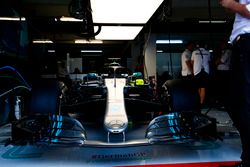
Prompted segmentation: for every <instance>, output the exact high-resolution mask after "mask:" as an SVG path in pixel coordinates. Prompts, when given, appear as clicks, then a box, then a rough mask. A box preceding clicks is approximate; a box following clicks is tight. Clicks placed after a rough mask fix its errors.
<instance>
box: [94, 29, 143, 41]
mask: <svg viewBox="0 0 250 167" xmlns="http://www.w3.org/2000/svg"><path fill="white" fill-rule="evenodd" d="M95 28H96V27H95ZM142 28H143V26H102V30H101V32H100V33H99V34H98V35H96V36H95V39H99V40H134V39H135V37H136V36H137V35H138V33H139V32H140V31H141V29H142Z"/></svg>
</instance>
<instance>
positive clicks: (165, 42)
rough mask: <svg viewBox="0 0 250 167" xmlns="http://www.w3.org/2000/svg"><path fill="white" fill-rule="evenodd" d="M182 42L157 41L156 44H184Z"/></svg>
mask: <svg viewBox="0 0 250 167" xmlns="http://www.w3.org/2000/svg"><path fill="white" fill-rule="evenodd" d="M182 43H183V41H182V40H156V44H182Z"/></svg>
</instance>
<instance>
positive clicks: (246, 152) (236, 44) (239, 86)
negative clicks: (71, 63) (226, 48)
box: [219, 0, 250, 167]
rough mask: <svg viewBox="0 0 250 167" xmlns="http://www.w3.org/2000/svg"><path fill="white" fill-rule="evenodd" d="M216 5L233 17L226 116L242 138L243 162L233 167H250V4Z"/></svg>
mask: <svg viewBox="0 0 250 167" xmlns="http://www.w3.org/2000/svg"><path fill="white" fill-rule="evenodd" d="M219 2H220V4H221V5H222V6H223V7H225V8H226V9H229V10H231V11H232V12H234V13H235V20H234V25H233V30H232V32H231V36H230V41H231V43H232V44H233V54H232V59H231V62H232V65H231V72H232V73H231V75H230V76H232V80H231V81H230V82H229V83H230V84H232V85H231V86H232V87H231V89H230V91H231V93H230V96H229V100H228V109H229V110H228V113H229V114H230V116H231V119H232V120H233V122H234V125H235V126H236V128H237V130H238V131H239V133H240V137H241V144H242V153H241V160H242V162H241V163H240V164H238V165H236V166H238V167H250V0H237V1H236V0H219Z"/></svg>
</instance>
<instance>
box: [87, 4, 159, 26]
mask: <svg viewBox="0 0 250 167" xmlns="http://www.w3.org/2000/svg"><path fill="white" fill-rule="evenodd" d="M163 1H164V0H105V1H104V0H91V8H92V17H93V22H94V23H135V24H145V23H146V22H147V21H148V20H149V19H150V17H151V16H152V15H153V14H154V12H155V11H156V10H157V8H158V7H159V6H160V5H161V3H162V2H163Z"/></svg>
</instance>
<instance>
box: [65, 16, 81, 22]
mask: <svg viewBox="0 0 250 167" xmlns="http://www.w3.org/2000/svg"><path fill="white" fill-rule="evenodd" d="M60 21H69V22H82V19H75V18H73V17H64V16H62V17H61V18H60Z"/></svg>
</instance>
